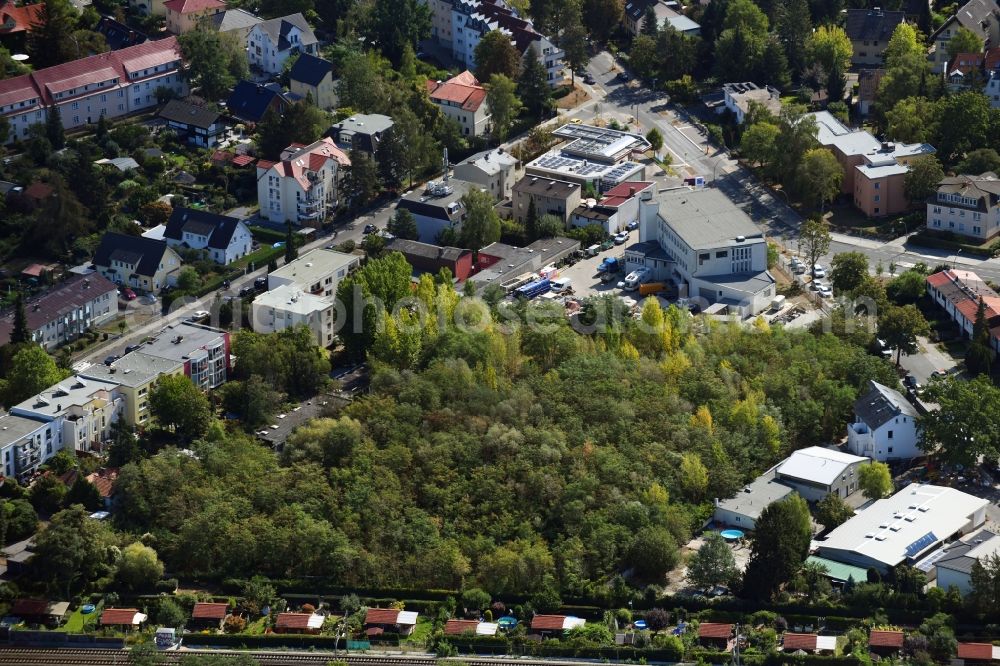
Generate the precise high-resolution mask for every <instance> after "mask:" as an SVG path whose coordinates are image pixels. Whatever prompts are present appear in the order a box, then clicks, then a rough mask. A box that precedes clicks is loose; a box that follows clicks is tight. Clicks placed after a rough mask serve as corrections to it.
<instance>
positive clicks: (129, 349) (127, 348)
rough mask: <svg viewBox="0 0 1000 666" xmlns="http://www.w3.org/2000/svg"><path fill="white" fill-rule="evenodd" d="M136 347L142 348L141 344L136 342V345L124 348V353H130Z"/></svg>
mask: <svg viewBox="0 0 1000 666" xmlns="http://www.w3.org/2000/svg"><path fill="white" fill-rule="evenodd" d="M136 349H142V345H141V344H138V345H129V346H128V347H126V348H125V353H126V354H131V353H132V352H134V351H135V350H136Z"/></svg>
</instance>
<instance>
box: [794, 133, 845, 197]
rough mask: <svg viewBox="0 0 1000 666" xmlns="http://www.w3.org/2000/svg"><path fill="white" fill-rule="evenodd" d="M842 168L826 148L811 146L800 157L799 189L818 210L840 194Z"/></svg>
mask: <svg viewBox="0 0 1000 666" xmlns="http://www.w3.org/2000/svg"><path fill="white" fill-rule="evenodd" d="M843 179H844V170H843V169H842V168H841V166H840V162H838V161H837V158H836V157H835V156H834V154H833V153H832V152H830V150H829V149H828V148H813V149H812V150H809V151H807V152H806V154H805V155H804V156H803V157H802V165H801V170H800V172H799V189H800V191H801V192H802V193H803V196H804V197H805V198H806V199H807V200H809V201H811V202H813V203H814V205H816V206H818V207H819V209H820V211H822V210H823V208H824V206H825V205H826V204H827V203H828V202H830V201H833V199H834V197H836V196H837V195H838V194H840V183H841V181H842V180H843Z"/></svg>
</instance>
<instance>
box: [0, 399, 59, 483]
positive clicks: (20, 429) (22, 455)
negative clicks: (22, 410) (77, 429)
mask: <svg viewBox="0 0 1000 666" xmlns="http://www.w3.org/2000/svg"><path fill="white" fill-rule="evenodd" d="M58 426H59V424H58V423H55V422H52V421H37V420H35V419H29V418H26V417H24V416H15V415H14V414H5V415H4V416H0V470H2V472H3V475H4V476H5V477H8V478H16V479H17V480H18V481H22V482H24V481H27V480H28V479H29V478H30V477H31V475H32V474H34V473H35V471H37V470H38V467H39V466H40V465H41V464H42V463H44V462H45V461H46V460H48V459H49V458H51V457H52V456H54V455H55V454H56V453H57V452H58V451H59V450H60V449H61V448H62V430H61V429H60V428H59V427H58Z"/></svg>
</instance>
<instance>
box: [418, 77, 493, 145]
mask: <svg viewBox="0 0 1000 666" xmlns="http://www.w3.org/2000/svg"><path fill="white" fill-rule="evenodd" d="M427 88H428V90H429V91H430V97H431V101H432V102H434V104H435V105H437V107H438V108H439V109H440V110H441V113H443V114H444V115H445V116H447V117H448V118H451V119H452V120H454V121H455V122H457V123H458V125H459V127H461V128H462V134H465V135H466V136H483V135H484V134H486V132H488V131H489V122H490V111H489V106H488V105H487V104H486V88H484V87H483V86H481V85H479V81H477V80H476V77H475V76H473V75H472V72H470V71H469V70H465V71H464V72H462V73H461V74H459V75H457V76H453V77H452V78H450V79H448V80H447V81H428V82H427Z"/></svg>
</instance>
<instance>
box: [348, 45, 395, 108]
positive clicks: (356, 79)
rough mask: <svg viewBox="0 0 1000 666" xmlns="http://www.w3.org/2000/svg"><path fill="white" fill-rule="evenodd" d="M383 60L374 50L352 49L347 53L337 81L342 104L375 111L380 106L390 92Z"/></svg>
mask: <svg viewBox="0 0 1000 666" xmlns="http://www.w3.org/2000/svg"><path fill="white" fill-rule="evenodd" d="M383 62H384V61H381V60H380V59H379V57H378V55H377V54H376V53H374V52H372V51H369V52H366V53H361V52H358V51H351V52H349V53H348V54H347V55H346V56H344V59H343V61H342V62H341V66H340V81H338V82H337V99H338V100H339V102H340V105H341V107H343V108H348V109H355V110H357V111H360V112H361V113H372V112H374V111H375V110H376V109H377V108H379V105H380V104H382V102H383V100H384V99H385V98H386V97H388V95H389V90H388V86H387V84H386V82H385V81H384V80H383V78H382V73H381V72H382V69H383Z"/></svg>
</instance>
